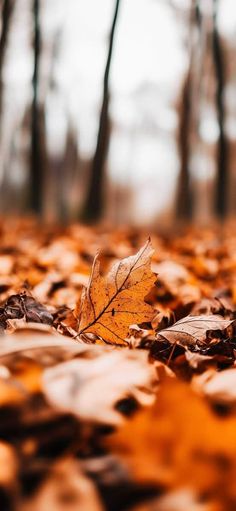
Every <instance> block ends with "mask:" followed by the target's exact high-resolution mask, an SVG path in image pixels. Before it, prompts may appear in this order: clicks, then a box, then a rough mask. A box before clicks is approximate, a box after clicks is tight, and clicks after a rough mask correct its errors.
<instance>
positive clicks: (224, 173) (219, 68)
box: [212, 0, 229, 218]
mask: <svg viewBox="0 0 236 511" xmlns="http://www.w3.org/2000/svg"><path fill="white" fill-rule="evenodd" d="M218 7H219V0H213V32H212V49H213V61H214V68H215V76H216V109H217V117H218V124H219V140H218V154H217V181H216V212H217V214H218V216H219V217H221V218H223V217H224V216H225V215H226V213H227V188H228V173H229V172H228V146H227V139H226V135H225V106H224V88H225V66H224V58H223V51H222V45H221V40H220V36H219V32H218V28H217V14H218Z"/></svg>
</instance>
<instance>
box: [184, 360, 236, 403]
mask: <svg viewBox="0 0 236 511" xmlns="http://www.w3.org/2000/svg"><path fill="white" fill-rule="evenodd" d="M193 386H194V387H195V388H196V389H197V390H200V391H201V392H203V394H204V395H205V396H207V397H208V398H209V399H210V400H212V401H213V402H215V403H219V404H226V405H233V406H235V405H236V367H234V368H230V369H226V370H224V371H221V372H219V373H218V372H216V371H214V370H212V371H206V372H205V373H204V374H202V375H201V376H198V377H195V378H194V381H193Z"/></svg>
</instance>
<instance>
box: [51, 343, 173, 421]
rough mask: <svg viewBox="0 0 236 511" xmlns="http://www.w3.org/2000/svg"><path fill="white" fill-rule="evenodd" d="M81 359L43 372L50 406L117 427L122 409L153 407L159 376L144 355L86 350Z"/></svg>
mask: <svg viewBox="0 0 236 511" xmlns="http://www.w3.org/2000/svg"><path fill="white" fill-rule="evenodd" d="M82 355H83V357H82V358H79V357H78V356H77V358H76V359H75V360H70V361H68V362H64V363H62V364H59V365H57V366H55V367H52V368H49V369H46V370H45V372H44V376H43V388H44V392H45V395H46V396H47V399H48V400H49V401H50V402H51V403H52V404H53V406H56V407H57V408H59V409H62V410H65V411H69V412H71V413H73V414H75V415H77V416H79V417H81V418H82V419H83V420H88V421H95V422H102V423H108V424H119V423H121V422H122V420H123V415H122V413H121V411H122V409H123V408H128V407H129V405H130V404H131V406H132V409H133V408H135V409H136V408H139V407H140V406H141V405H142V406H144V405H145V406H148V405H151V404H152V403H153V401H154V399H155V396H154V389H155V386H156V384H157V381H158V372H157V371H156V368H154V366H153V365H151V364H149V363H148V354H147V352H145V351H142V350H139V351H131V350H125V351H124V350H113V349H110V348H108V347H102V346H101V347H100V348H99V350H98V349H96V348H95V347H87V349H86V350H85V351H84V352H82ZM86 355H87V357H86ZM160 366H162V364H160ZM163 367H164V366H163ZM122 374H123V375H125V377H122ZM119 404H120V407H119Z"/></svg>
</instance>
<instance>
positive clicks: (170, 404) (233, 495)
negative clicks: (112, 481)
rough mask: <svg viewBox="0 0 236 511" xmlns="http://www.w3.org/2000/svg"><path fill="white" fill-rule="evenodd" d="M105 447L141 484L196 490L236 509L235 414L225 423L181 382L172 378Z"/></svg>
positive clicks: (107, 441) (166, 380)
mask: <svg viewBox="0 0 236 511" xmlns="http://www.w3.org/2000/svg"><path fill="white" fill-rule="evenodd" d="M106 445H107V446H109V447H110V448H111V449H112V452H113V453H116V454H117V455H118V456H119V457H120V459H122V461H123V463H124V462H126V467H127V468H128V469H129V475H130V476H131V477H133V479H134V480H135V481H136V482H138V483H139V484H141V483H142V484H144V483H149V484H151V483H153V484H154V483H157V484H159V485H161V487H165V488H166V489H167V488H172V489H174V488H176V489H177V488H183V487H185V488H194V490H195V491H196V494H197V495H202V494H204V493H205V494H206V495H208V496H209V497H214V498H216V501H217V502H219V503H224V504H225V507H222V509H230V507H227V505H226V499H227V498H228V499H231V502H232V503H233V504H234V506H232V509H235V502H236V489H235V477H236V461H235V460H236V416H235V415H230V416H229V417H227V420H225V419H222V417H221V416H218V415H216V414H215V413H213V411H212V409H211V408H210V407H209V405H208V403H207V402H206V400H205V399H204V398H203V397H202V396H200V395H198V394H197V393H195V392H194V391H193V389H192V388H191V387H190V386H189V385H188V384H186V383H183V382H181V381H179V380H178V379H176V378H168V377H167V378H166V379H165V380H164V381H163V382H162V385H161V386H160V388H159V390H158V394H157V399H156V401H155V403H154V405H153V406H151V407H146V408H145V409H143V410H141V411H139V412H138V413H137V414H135V415H134V417H132V418H131V419H130V421H129V422H128V423H125V424H123V425H122V426H121V427H120V428H119V429H118V430H117V431H116V432H114V433H113V434H112V435H111V436H110V437H109V439H107V440H106ZM155 509H158V507H157V508H156V507H155ZM165 509H168V510H169V507H168V508H165ZM181 509H183V508H181ZM188 509H189V508H188Z"/></svg>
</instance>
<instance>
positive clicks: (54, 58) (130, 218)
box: [0, 0, 236, 225]
mask: <svg viewBox="0 0 236 511" xmlns="http://www.w3.org/2000/svg"><path fill="white" fill-rule="evenodd" d="M0 9H1V12H0V17H1V21H0V154H1V159H0V199H1V200H0V209H1V212H10V213H13V212H27V211H33V212H36V213H39V214H40V215H41V216H42V217H43V218H44V219H46V220H52V221H54V220H66V219H80V218H82V219H89V220H98V219H100V218H102V219H109V220H110V221H112V222H113V223H115V224H121V223H125V222H126V223H132V224H143V225H150V224H158V223H159V224H161V225H170V224H172V223H173V220H174V219H176V218H179V219H190V218H192V219H193V220H196V221H197V222H198V223H199V222H202V223H206V222H208V221H210V220H212V219H214V218H216V217H220V218H223V219H224V218H228V217H232V216H233V215H234V214H235V211H236V164H235V161H236V160H235V151H236V9H235V2H234V0H202V1H201V0H114V1H113V0H99V1H98V0H1V3H0Z"/></svg>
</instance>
